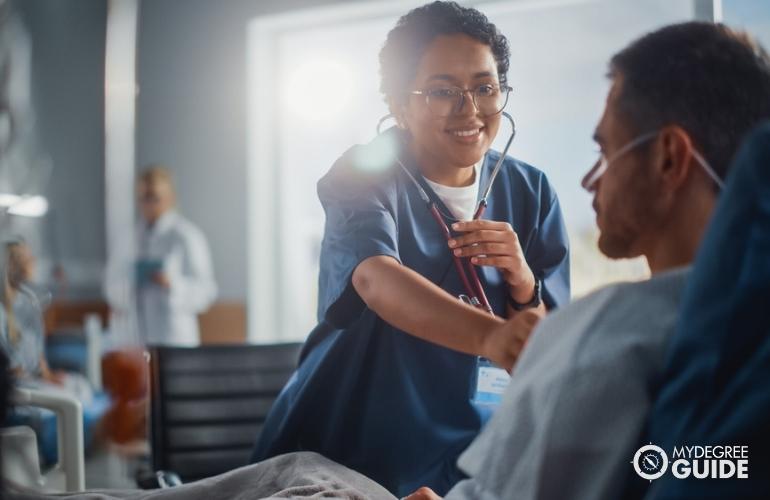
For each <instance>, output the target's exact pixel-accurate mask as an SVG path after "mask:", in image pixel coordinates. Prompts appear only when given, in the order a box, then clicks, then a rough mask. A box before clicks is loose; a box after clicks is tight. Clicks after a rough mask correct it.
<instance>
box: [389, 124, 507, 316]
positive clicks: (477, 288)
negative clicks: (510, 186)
mask: <svg viewBox="0 0 770 500" xmlns="http://www.w3.org/2000/svg"><path fill="white" fill-rule="evenodd" d="M502 115H503V116H505V117H506V118H507V119H508V121H509V122H510V123H511V135H510V137H508V141H507V142H506V144H505V148H504V149H503V152H502V154H501V155H500V158H499V159H498V160H497V163H496V164H495V167H494V168H493V169H492V173H491V174H490V176H489V180H488V181H487V187H486V188H485V189H484V191H483V193H482V196H481V198H480V199H479V204H478V206H477V207H476V212H475V213H474V215H473V219H472V220H478V219H480V218H481V217H482V216H483V215H484V212H485V211H486V208H487V198H488V197H489V193H490V192H491V191H492V185H493V183H494V181H495V178H496V177H497V174H498V172H499V171H500V168H501V167H502V164H503V160H504V159H505V157H506V155H507V154H508V150H509V149H510V147H511V144H513V139H514V137H515V136H516V122H515V121H514V120H513V117H512V116H511V115H510V114H508V113H506V112H505V111H502ZM390 118H392V115H386V116H384V117H383V118H381V119H380V121H379V122H378V123H377V135H379V134H380V128H381V127H382V124H383V123H384V122H385V121H387V120H388V119H390ZM396 163H398V164H399V166H400V167H401V169H402V170H403V171H404V172H406V174H407V176H408V177H409V179H410V180H411V181H412V183H414V185H415V187H416V188H417V192H418V193H419V195H420V198H422V200H423V201H424V202H425V203H426V204H427V206H428V211H429V212H430V214H431V216H432V217H433V219H435V221H436V224H438V226H439V228H440V229H441V231H442V233H443V234H444V237H445V238H446V240H447V242H448V241H449V240H451V239H452V238H453V236H452V232H451V231H450V230H449V226H447V224H446V221H445V220H444V216H443V215H442V214H441V212H440V211H439V209H438V207H437V206H436V203H435V202H434V201H433V200H432V199H431V197H430V196H428V193H426V192H425V189H423V187H422V186H421V185H420V183H419V182H418V181H417V179H416V178H415V177H414V175H413V174H412V172H411V171H410V170H409V169H408V168H406V166H405V165H404V164H403V163H402V162H401V159H400V158H398V156H396ZM452 260H453V262H454V265H455V268H456V269H457V274H459V275H460V280H461V281H462V283H463V287H464V288H465V291H466V292H467V293H468V298H469V301H470V304H471V305H473V306H475V307H479V308H482V309H484V310H485V311H487V312H488V313H490V314H492V315H494V311H493V310H492V306H491V305H490V304H489V300H488V298H487V295H486V293H485V292H484V287H483V285H482V284H481V280H480V279H479V275H478V272H477V271H476V267H475V266H474V265H473V264H472V263H471V262H470V261H469V259H467V258H462V257H458V256H456V255H455V254H454V252H452ZM463 262H466V263H467V268H468V272H467V273H466V272H465V267H466V266H464V265H463ZM468 275H470V278H469V277H468Z"/></svg>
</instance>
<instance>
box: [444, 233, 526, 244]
mask: <svg viewBox="0 0 770 500" xmlns="http://www.w3.org/2000/svg"><path fill="white" fill-rule="evenodd" d="M485 241H493V242H494V241H499V242H503V241H504V242H510V243H514V242H516V241H518V236H517V235H516V233H514V232H513V231H511V232H508V231H497V230H491V229H482V230H479V231H473V232H471V233H468V234H464V235H462V236H456V237H454V238H452V239H451V240H450V241H449V247H450V248H455V247H463V246H467V245H472V244H474V243H481V242H485Z"/></svg>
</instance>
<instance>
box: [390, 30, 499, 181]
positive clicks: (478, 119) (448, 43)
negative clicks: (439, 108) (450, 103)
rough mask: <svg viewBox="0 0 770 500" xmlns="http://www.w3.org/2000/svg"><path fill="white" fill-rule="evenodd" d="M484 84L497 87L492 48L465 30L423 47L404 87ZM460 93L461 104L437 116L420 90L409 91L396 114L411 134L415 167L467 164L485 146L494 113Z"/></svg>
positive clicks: (489, 140) (494, 121) (494, 128)
mask: <svg viewBox="0 0 770 500" xmlns="http://www.w3.org/2000/svg"><path fill="white" fill-rule="evenodd" d="M485 84H486V85H494V86H496V87H498V88H499V86H500V82H499V78H498V74H497V63H496V61H495V58H494V56H493V55H492V49H491V48H490V47H489V46H488V45H485V44H484V43H481V42H479V41H478V40H475V39H473V38H471V37H469V36H467V35H461V34H457V35H442V36H439V37H437V38H436V39H435V40H434V41H433V43H431V44H430V45H429V46H428V48H427V50H426V51H425V54H424V55H423V57H422V60H421V62H420V66H419V68H418V71H417V76H416V77H415V79H414V82H413V83H412V87H411V88H409V89H407V91H408V92H411V91H413V90H418V91H422V92H435V91H440V90H441V89H449V88H459V89H464V90H471V91H473V90H475V89H478V88H479V87H480V86H482V85H485ZM464 97H465V99H464V102H463V106H462V108H461V109H456V110H454V112H452V113H451V114H449V115H448V116H438V115H437V114H436V113H435V112H434V111H433V110H432V109H431V108H430V107H429V106H428V102H427V100H426V97H425V95H413V94H410V95H409V96H408V97H407V99H408V100H407V102H406V104H405V105H404V106H403V107H402V109H401V112H400V113H396V114H397V116H398V117H399V118H400V120H401V122H402V125H404V126H406V128H407V129H408V130H409V132H410V134H411V137H412V150H413V152H414V153H415V155H416V157H417V160H418V162H419V163H420V165H421V167H423V168H425V169H428V170H433V171H436V172H439V171H442V170H446V169H450V170H451V169H463V168H467V167H470V166H473V165H474V164H476V163H478V161H479V160H481V158H482V157H483V156H484V154H485V153H486V152H487V150H488V149H489V147H490V146H491V144H492V140H493V139H494V138H495V135H497V131H498V129H499V128H500V113H497V114H494V115H491V116H484V115H483V114H482V113H481V112H480V111H479V109H477V108H476V106H475V105H474V104H473V99H472V94H471V92H466V93H465V96H464Z"/></svg>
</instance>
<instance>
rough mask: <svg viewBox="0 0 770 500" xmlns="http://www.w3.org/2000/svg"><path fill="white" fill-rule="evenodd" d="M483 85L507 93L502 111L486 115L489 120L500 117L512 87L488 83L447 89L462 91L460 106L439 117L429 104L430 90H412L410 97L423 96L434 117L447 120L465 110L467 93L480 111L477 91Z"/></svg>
mask: <svg viewBox="0 0 770 500" xmlns="http://www.w3.org/2000/svg"><path fill="white" fill-rule="evenodd" d="M483 85H490V86H492V87H495V88H497V89H498V90H499V92H500V93H501V94H502V93H503V92H505V102H503V105H502V106H501V107H500V109H498V110H497V111H495V112H494V113H491V114H488V115H484V117H485V118H487V117H490V116H495V115H499V114H500V113H502V112H503V110H504V109H505V106H507V105H508V100H509V99H510V98H511V92H512V91H513V87H511V86H510V85H493V84H489V83H487V84H481V85H479V86H478V87H476V88H475V89H464V88H461V87H457V86H450V87H446V88H451V89H453V90H459V91H460V104H459V105H457V106H455V108H454V109H453V110H452V111H451V112H450V113H449V114H448V115H439V114H438V113H435V112H434V111H433V109H432V108H431V107H430V104H429V102H428V99H429V98H430V96H429V95H428V92H429V89H424V90H412V91H411V92H409V94H410V95H419V96H423V98H424V99H425V105H426V106H427V107H428V109H429V110H430V112H431V113H433V115H435V116H438V117H440V118H446V117H448V116H452V115H453V114H456V113H458V112H459V111H460V110H461V109H463V106H465V94H467V93H470V94H471V102H472V103H473V107H475V108H476V109H477V110H478V109H480V108H479V105H478V104H477V103H476V91H477V90H478V89H479V88H480V87H482V86H483Z"/></svg>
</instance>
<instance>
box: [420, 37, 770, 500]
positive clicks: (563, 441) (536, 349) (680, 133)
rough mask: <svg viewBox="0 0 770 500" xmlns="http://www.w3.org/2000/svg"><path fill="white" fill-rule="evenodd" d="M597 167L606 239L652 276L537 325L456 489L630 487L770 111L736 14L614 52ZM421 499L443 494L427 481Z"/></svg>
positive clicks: (763, 75) (763, 57)
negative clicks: (692, 283)
mask: <svg viewBox="0 0 770 500" xmlns="http://www.w3.org/2000/svg"><path fill="white" fill-rule="evenodd" d="M609 77H610V79H611V81H612V87H611V89H610V91H609V95H608V96H607V102H606V109H605V111H604V114H603V116H602V118H601V120H600V122H599V124H598V126H597V128H596V132H595V135H594V138H595V140H596V142H597V143H598V144H599V147H600V148H601V156H600V158H599V160H598V161H597V162H596V164H595V165H594V167H593V168H592V169H591V170H590V171H589V173H588V174H587V175H586V177H585V178H584V180H583V185H584V187H585V188H586V189H588V190H589V191H590V192H591V193H593V195H594V202H593V206H594V209H595V210H596V221H597V225H598V226H599V229H600V232H601V235H600V237H599V243H598V244H599V248H600V250H601V251H602V252H603V253H604V254H605V255H607V256H608V257H611V258H627V257H635V256H639V255H643V256H644V257H645V258H646V259H647V262H648V264H649V266H650V270H651V271H652V278H651V279H649V280H647V281H643V282H639V283H625V284H619V285H614V286H610V287H607V288H605V289H603V290H599V291H597V292H595V293H593V294H591V295H589V296H587V297H585V298H583V299H581V300H578V301H575V302H574V303H572V304H570V305H569V306H567V307H564V308H562V309H560V310H559V311H557V312H555V313H554V314H552V315H551V316H549V317H548V318H546V319H545V320H543V322H541V324H540V325H539V326H538V328H537V329H536V330H535V331H534V332H533V334H532V336H531V337H530V340H529V344H528V346H527V348H526V349H525V350H524V352H523V353H522V357H521V358H520V360H519V362H518V364H517V365H516V367H515V369H514V372H513V378H512V382H511V385H510V386H509V388H508V390H507V393H506V395H505V399H504V402H503V404H502V405H501V407H500V409H499V410H498V411H497V413H496V414H495V416H494V417H493V419H492V420H491V421H490V423H489V425H488V426H487V427H486V428H485V430H484V431H483V432H482V434H481V435H480V436H479V437H478V438H477V439H476V440H475V441H474V442H473V444H472V445H471V446H470V447H469V448H468V449H467V450H466V452H465V453H464V454H463V455H462V456H461V457H460V460H459V465H460V468H461V469H462V470H463V471H464V472H466V473H467V474H468V475H469V476H470V478H469V479H466V480H465V481H462V482H460V483H458V484H457V485H456V486H455V488H454V489H452V490H451V491H450V492H449V493H448V494H447V496H446V498H447V499H449V498H452V499H459V498H472V499H484V500H487V499H489V500H491V499H508V498H517V499H565V498H576V499H578V498H579V499H583V498H585V499H611V498H612V499H614V498H620V497H621V490H622V485H623V481H624V480H625V479H626V477H627V472H628V470H629V468H630V467H631V465H630V462H631V459H632V457H633V454H634V451H635V446H636V445H637V439H638V437H639V435H640V433H641V431H642V427H643V424H644V421H645V417H646V415H647V414H648V412H649V410H650V406H651V402H652V401H651V399H652V397H653V395H654V390H655V387H656V382H657V381H658V380H659V379H660V377H661V375H662V369H663V361H664V359H663V358H664V353H665V350H666V347H667V342H668V340H669V338H670V337H671V335H672V333H673V332H674V329H675V326H676V325H675V323H676V319H677V311H678V306H679V302H680V300H681V297H682V291H683V285H684V282H685V280H686V279H687V276H688V270H689V268H688V266H689V264H690V263H691V262H692V261H693V258H694V255H695V252H696V250H697V248H698V246H699V244H700V241H701V238H702V236H703V234H704V231H705V228H706V226H707V224H708V222H709V219H710V218H711V214H712V211H713V208H714V206H715V203H716V201H717V198H718V196H719V192H720V189H721V186H722V180H723V179H724V178H725V176H726V175H727V170H728V165H730V162H731V160H732V158H733V156H734V154H735V152H736V150H737V148H738V146H739V144H740V142H741V140H742V138H743V137H744V135H745V134H746V133H747V132H748V131H749V130H750V129H751V128H752V127H753V126H754V125H756V124H758V123H759V122H760V121H761V119H762V118H763V117H770V61H769V60H768V58H767V54H766V53H764V51H762V50H761V49H760V48H759V47H757V46H756V45H753V44H752V43H751V42H750V41H749V39H748V37H746V36H745V35H741V34H738V33H735V32H732V31H730V30H729V29H727V28H726V27H724V26H720V25H712V24H704V23H685V24H680V25H675V26H668V27H666V28H663V29H661V30H659V31H656V32H654V33H651V34H648V35H646V36H644V37H642V38H641V39H639V40H637V41H635V42H634V43H632V44H631V45H630V46H628V47H627V48H625V49H624V50H622V51H621V52H619V53H618V54H616V55H615V56H614V57H613V58H612V60H611V61H610V71H609ZM408 498H410V499H411V500H419V499H434V498H438V497H437V496H436V495H435V494H434V493H433V492H432V491H430V490H429V489H428V488H422V489H420V490H418V491H417V492H416V493H414V494H412V495H411V496H410V497H408Z"/></svg>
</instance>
